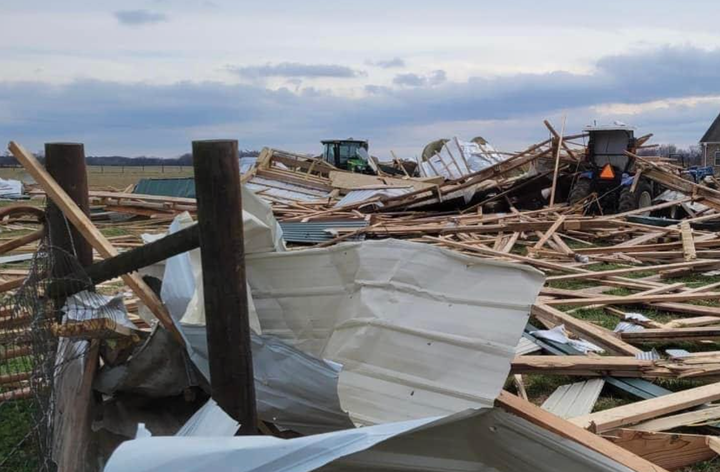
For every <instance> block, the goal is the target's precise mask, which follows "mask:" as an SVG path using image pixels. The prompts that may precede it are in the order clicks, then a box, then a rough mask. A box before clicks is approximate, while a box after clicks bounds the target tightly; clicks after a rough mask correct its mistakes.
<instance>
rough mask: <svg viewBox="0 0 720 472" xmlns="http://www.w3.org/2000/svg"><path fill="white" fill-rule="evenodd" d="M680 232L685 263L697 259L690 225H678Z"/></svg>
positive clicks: (684, 222) (685, 222) (684, 223)
mask: <svg viewBox="0 0 720 472" xmlns="http://www.w3.org/2000/svg"><path fill="white" fill-rule="evenodd" d="M680 230H681V231H682V244H683V253H684V255H685V260H686V261H693V260H695V259H697V253H696V252H695V239H694V238H693V229H692V228H691V227H690V223H688V222H687V221H683V222H682V223H680Z"/></svg>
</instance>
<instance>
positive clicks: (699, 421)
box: [629, 406, 720, 431]
mask: <svg viewBox="0 0 720 472" xmlns="http://www.w3.org/2000/svg"><path fill="white" fill-rule="evenodd" d="M719 419H720V406H716V407H713V408H704V409H702V410H696V411H689V412H687V413H680V414H678V415H671V416H666V417H664V418H656V419H654V420H650V421H643V422H642V423H638V424H636V425H634V426H629V428H630V429H636V430H639V431H668V430H670V429H674V428H679V427H681V426H695V425H704V424H706V423H708V422H714V421H717V420H719Z"/></svg>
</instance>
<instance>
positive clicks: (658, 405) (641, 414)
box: [570, 383, 720, 433]
mask: <svg viewBox="0 0 720 472" xmlns="http://www.w3.org/2000/svg"><path fill="white" fill-rule="evenodd" d="M718 399H720V383H713V384H709V385H704V386H702V387H696V388H691V389H689V390H684V391H682V392H675V393H671V394H668V395H663V396H662V397H657V398H651V399H649V400H643V401H639V402H635V403H632V404H629V405H623V406H619V407H616V408H611V409H609V410H604V411H599V412H596V413H591V414H589V415H585V416H579V417H577V418H572V419H571V420H570V422H572V423H573V424H576V425H578V426H580V427H582V428H586V429H592V430H593V431H594V432H596V433H603V432H605V431H610V430H612V429H616V428H622V427H624V426H629V425H633V424H637V423H640V422H641V421H644V420H649V419H652V418H657V417H660V416H663V415H667V414H669V413H674V412H676V411H681V410H685V409H688V408H692V407H694V406H697V405H702V404H703V403H708V402H712V401H715V400H718Z"/></svg>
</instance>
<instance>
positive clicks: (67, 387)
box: [0, 237, 126, 472]
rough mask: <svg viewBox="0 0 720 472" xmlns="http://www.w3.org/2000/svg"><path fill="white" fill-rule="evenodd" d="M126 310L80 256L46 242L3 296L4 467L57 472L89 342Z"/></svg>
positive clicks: (0, 422)
mask: <svg viewBox="0 0 720 472" xmlns="http://www.w3.org/2000/svg"><path fill="white" fill-rule="evenodd" d="M118 305H119V306H118ZM124 315H125V312H124V305H123V302H122V299H121V298H114V299H113V298H111V297H106V296H103V295H102V294H99V293H96V292H95V287H94V286H93V284H92V282H91V280H90V279H89V278H88V277H87V275H86V274H85V272H84V271H83V269H82V267H81V265H80V264H79V262H78V260H77V259H76V257H75V256H74V254H71V253H69V252H67V251H65V250H63V249H61V248H58V247H54V246H52V245H51V244H50V238H48V237H45V238H44V239H43V240H41V241H40V243H39V245H38V250H37V252H36V254H35V255H34V257H33V259H32V261H31V263H30V267H29V273H28V275H27V278H26V279H25V281H24V282H23V284H22V286H21V287H20V288H19V289H17V290H16V292H15V293H14V294H6V295H5V296H4V297H3V298H2V299H0V470H2V471H5V470H8V471H20V472H24V471H40V472H46V471H47V472H51V471H55V470H57V461H58V455H59V450H60V448H61V447H62V446H63V442H64V441H65V440H70V439H71V438H69V437H67V436H68V435H66V434H64V433H65V432H67V430H64V428H63V422H64V421H65V420H67V419H68V418H66V416H67V415H68V413H67V412H68V411H71V410H72V409H73V402H75V401H77V400H76V398H75V397H76V395H77V394H78V385H79V383H80V381H81V380H82V377H83V372H84V369H85V366H86V363H87V362H88V357H90V356H88V353H89V352H90V349H89V346H90V343H91V340H92V339H98V338H107V337H109V336H112V335H113V332H114V331H113V327H114V326H115V325H117V324H118V323H120V324H122V323H124V322H126V321H125V320H123V319H121V318H123V317H124ZM95 352H97V351H95ZM94 355H97V354H96V353H95V354H94ZM68 421H71V420H68ZM65 426H69V425H65ZM75 433H78V434H79V433H80V432H79V431H77V432H73V434H75Z"/></svg>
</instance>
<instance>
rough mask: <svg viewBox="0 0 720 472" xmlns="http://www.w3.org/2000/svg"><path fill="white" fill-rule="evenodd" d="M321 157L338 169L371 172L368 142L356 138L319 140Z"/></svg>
mask: <svg viewBox="0 0 720 472" xmlns="http://www.w3.org/2000/svg"><path fill="white" fill-rule="evenodd" d="M321 143H322V145H323V152H322V159H323V160H324V161H326V162H328V163H330V164H332V165H334V166H335V167H337V168H338V169H343V170H349V171H351V172H360V173H368V172H371V169H370V165H369V164H368V160H369V154H368V142H367V141H361V140H357V139H352V138H350V139H331V140H325V141H321Z"/></svg>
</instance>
